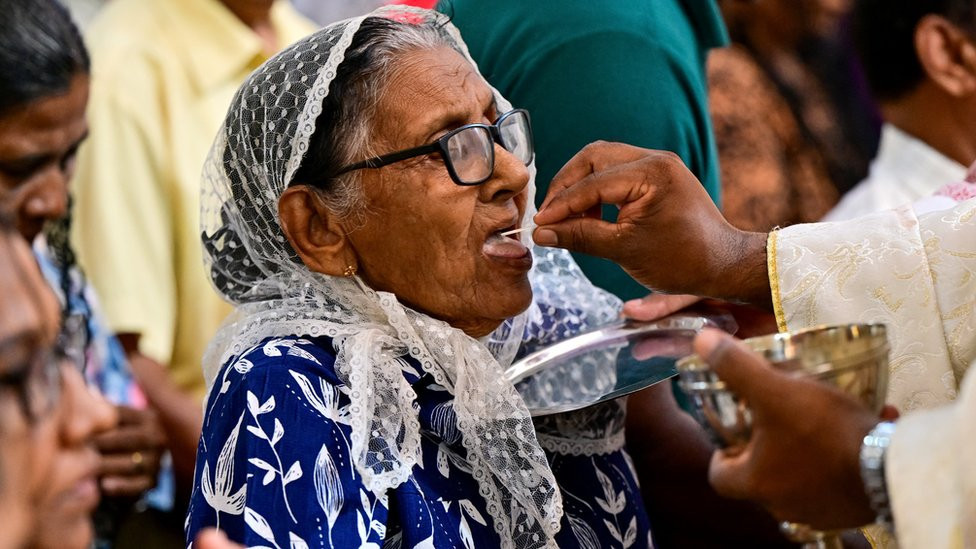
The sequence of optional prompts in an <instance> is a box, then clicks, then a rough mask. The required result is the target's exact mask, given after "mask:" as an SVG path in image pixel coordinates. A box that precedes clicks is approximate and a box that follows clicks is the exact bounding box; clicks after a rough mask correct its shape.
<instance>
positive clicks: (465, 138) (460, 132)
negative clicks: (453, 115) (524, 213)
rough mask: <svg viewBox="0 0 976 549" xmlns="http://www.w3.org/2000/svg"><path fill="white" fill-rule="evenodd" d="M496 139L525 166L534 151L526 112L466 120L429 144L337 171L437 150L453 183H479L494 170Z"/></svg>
mask: <svg viewBox="0 0 976 549" xmlns="http://www.w3.org/2000/svg"><path fill="white" fill-rule="evenodd" d="M495 143H498V144H499V145H501V146H502V147H504V148H505V150H506V151H508V152H510V153H512V154H513V155H515V157H516V158H518V159H519V160H520V161H521V162H522V163H524V164H525V165H526V166H528V165H529V163H530V162H532V157H533V155H534V154H535V147H534V145H533V144H532V125H531V123H530V121H529V112H528V111H526V110H525V109H515V110H511V111H509V112H507V113H505V114H503V115H501V116H499V117H498V119H497V120H495V123H494V124H467V125H465V126H461V127H460V128H457V129H456V130H452V131H450V132H448V133H447V135H445V136H444V137H441V138H440V139H438V140H437V141H435V142H433V143H431V144H429V145H422V146H420V147H414V148H412V149H405V150H402V151H397V152H392V153H389V154H384V155H382V156H374V157H373V158H368V159H366V160H363V161H362V162H357V163H355V164H351V165H349V166H345V167H344V168H341V169H340V170H339V171H338V172H337V173H336V175H337V176H338V175H342V174H344V173H346V172H351V171H353V170H362V169H373V168H382V167H383V166H387V165H390V164H393V163H395V162H400V161H403V160H407V159H408V158H414V157H417V156H422V155H425V154H431V153H436V152H439V153H441V155H442V156H443V157H444V165H445V166H447V173H449V174H450V175H451V179H452V180H453V181H454V182H455V183H457V184H458V185H480V184H482V183H484V182H485V181H488V180H489V179H491V175H492V173H494V171H495Z"/></svg>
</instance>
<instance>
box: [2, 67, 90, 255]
mask: <svg viewBox="0 0 976 549" xmlns="http://www.w3.org/2000/svg"><path fill="white" fill-rule="evenodd" d="M87 102H88V76H87V75H84V74H79V75H77V76H75V77H74V79H73V80H72V82H71V86H70V88H69V89H68V91H67V92H66V93H63V94H60V95H54V96H49V97H43V98H41V99H38V100H36V101H33V102H31V103H27V104H26V105H23V106H22V107H18V108H15V109H13V110H12V111H10V112H8V113H6V114H3V115H0V205H2V206H3V207H4V208H6V209H8V210H9V211H12V212H13V213H14V215H15V216H16V222H17V230H18V231H20V233H21V234H22V235H23V236H24V238H26V239H27V240H28V241H33V239H34V237H35V236H37V234H38V233H39V232H40V231H41V228H42V227H43V225H44V223H45V222H46V221H49V220H52V219H57V218H59V217H61V216H63V215H64V214H65V212H66V210H67V204H68V180H69V179H70V178H71V174H72V171H73V170H74V161H75V156H76V153H77V151H78V146H79V145H80V144H81V142H82V140H83V139H84V138H85V135H86V134H87V133H88V124H87V122H86V120H85V104H86V103H87Z"/></svg>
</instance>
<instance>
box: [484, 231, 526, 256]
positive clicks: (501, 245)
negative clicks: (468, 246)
mask: <svg viewBox="0 0 976 549" xmlns="http://www.w3.org/2000/svg"><path fill="white" fill-rule="evenodd" d="M481 250H482V251H483V252H484V254H485V255H487V256H493V257H509V258H513V259H518V258H520V257H525V254H527V253H529V249H528V248H526V247H525V244H522V242H521V241H519V240H516V239H514V238H507V237H504V236H501V235H498V234H493V235H491V236H489V237H488V240H486V241H485V245H484V246H482V247H481Z"/></svg>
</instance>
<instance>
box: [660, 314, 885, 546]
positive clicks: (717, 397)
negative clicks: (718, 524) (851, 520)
mask: <svg viewBox="0 0 976 549" xmlns="http://www.w3.org/2000/svg"><path fill="white" fill-rule="evenodd" d="M745 343H746V345H748V346H749V347H751V348H752V349H753V350H754V351H756V352H757V353H759V354H760V355H762V356H763V357H764V358H766V360H768V361H770V362H771V363H772V364H773V366H774V367H775V368H778V369H780V370H782V371H786V372H791V373H793V374H795V375H797V376H802V377H809V378H813V379H817V380H819V381H821V382H823V383H827V384H829V385H831V386H833V387H835V388H837V389H839V390H840V391H842V392H844V393H846V394H848V395H850V396H852V397H854V398H855V399H857V400H858V401H859V402H861V403H862V404H864V405H865V406H867V407H868V408H870V409H871V410H873V411H874V412H875V413H880V412H881V408H882V407H883V406H884V402H885V394H886V392H887V390H888V351H889V345H888V336H887V330H886V329H885V327H884V325H881V324H848V325H841V326H827V327H819V328H811V329H809V330H802V331H798V332H790V333H780V334H774V335H769V336H761V337H755V338H751V339H747V340H745ZM677 369H678V385H679V386H680V387H681V389H682V390H683V391H684V392H685V393H686V394H687V395H688V397H689V399H690V401H691V404H692V408H693V410H694V415H695V416H696V419H697V420H698V422H699V423H700V424H701V425H702V426H703V427H704V428H705V430H706V431H708V432H709V434H710V435H711V436H712V439H713V440H714V441H715V443H716V444H718V445H719V446H721V447H723V448H726V447H730V446H737V445H741V444H745V443H746V442H748V440H749V437H750V435H751V431H752V413H751V411H750V410H749V406H748V403H747V402H745V401H743V400H741V399H739V398H738V397H737V396H736V395H735V394H734V393H732V392H730V391H729V390H728V389H727V388H726V386H725V383H723V382H722V380H721V379H719V378H718V376H716V375H715V373H714V372H712V371H711V369H710V368H709V366H708V364H706V363H705V362H704V361H703V360H701V358H699V357H698V356H696V355H691V356H689V357H686V358H683V359H681V360H680V361H678V363H677ZM797 497H802V494H797ZM780 529H781V530H782V532H783V533H784V534H786V535H787V536H788V537H789V538H790V539H792V540H793V541H796V542H799V543H803V544H804V547H806V548H810V549H812V548H824V549H833V548H838V549H840V548H841V547H842V544H841V541H840V534H841V532H839V531H834V532H821V531H817V530H813V529H811V528H810V527H808V526H805V525H802V524H795V523H789V522H784V523H782V524H781V525H780Z"/></svg>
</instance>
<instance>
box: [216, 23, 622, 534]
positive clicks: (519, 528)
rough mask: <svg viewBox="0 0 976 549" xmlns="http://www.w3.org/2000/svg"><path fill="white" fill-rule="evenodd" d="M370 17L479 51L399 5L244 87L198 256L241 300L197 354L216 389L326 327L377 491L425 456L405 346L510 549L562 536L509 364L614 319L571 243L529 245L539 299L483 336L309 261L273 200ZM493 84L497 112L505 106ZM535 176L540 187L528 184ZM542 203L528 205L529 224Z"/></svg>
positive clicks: (358, 447) (295, 49) (221, 151)
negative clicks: (440, 392)
mask: <svg viewBox="0 0 976 549" xmlns="http://www.w3.org/2000/svg"><path fill="white" fill-rule="evenodd" d="M366 17H385V18H388V19H392V20H396V21H400V22H402V23H404V24H415V25H433V26H435V27H436V28H438V29H440V32H441V33H442V34H443V36H444V39H445V42H446V43H447V44H449V45H450V46H451V47H453V48H454V49H456V50H457V51H458V52H460V53H462V54H463V55H464V56H465V57H466V58H467V59H468V60H469V61H470V60H471V58H470V55H469V54H468V52H467V48H466V47H465V45H464V43H463V41H462V40H461V38H460V36H459V34H458V32H457V29H456V28H455V27H454V26H453V25H451V24H450V22H449V21H448V20H447V18H446V17H445V16H444V15H441V14H438V13H436V12H432V11H428V10H421V9H416V8H409V7H404V6H393V7H386V8H380V9H379V10H377V11H375V12H373V13H372V14H370V15H368V16H364V17H359V18H354V19H349V20H346V21H342V22H339V23H335V24H333V25H330V26H328V27H325V28H323V29H321V30H319V31H318V32H316V33H314V34H312V35H310V36H308V37H307V38H305V39H303V40H301V41H299V42H297V43H295V44H294V45H292V46H290V47H289V48H287V49H285V50H283V51H282V52H280V53H279V54H278V55H276V56H275V57H273V58H272V59H270V60H268V61H267V62H266V63H265V64H264V65H262V66H261V67H260V68H259V69H257V70H256V71H255V72H254V73H253V74H252V75H251V76H250V77H249V78H248V79H247V81H246V82H245V83H244V84H243V85H242V87H241V88H240V90H239V91H238V93H237V94H236V96H235V98H234V100H233V102H232V104H231V107H230V109H229V111H228V113H227V117H226V120H225V122H224V124H223V125H222V126H221V129H220V131H219V133H218V135H217V137H216V139H215V142H214V144H213V147H212V149H211V152H210V155H209V157H208V160H207V163H206V166H205V168H204V174H203V188H202V197H201V201H202V205H201V208H202V210H201V224H202V226H201V230H202V239H203V243H204V261H205V263H206V268H207V270H208V272H209V274H210V277H211V280H212V282H213V284H214V286H215V288H216V289H217V291H218V292H219V293H220V294H221V295H222V296H223V297H224V298H225V299H227V300H228V301H230V302H231V303H233V304H234V305H235V306H236V307H235V311H234V312H233V313H232V314H231V316H230V317H229V318H228V319H227V320H226V321H225V323H224V324H223V326H222V327H221V329H220V330H219V332H218V334H217V336H216V337H215V339H214V341H213V342H212V343H211V345H210V347H209V349H208V351H207V353H206V355H205V357H204V375H205V378H206V380H207V386H208V390H211V391H212V390H219V388H217V389H215V388H214V383H215V379H216V376H217V373H218V370H219V368H220V367H221V365H222V364H224V363H226V362H227V361H228V360H229V359H231V358H233V357H235V356H238V355H240V354H241V353H243V352H244V351H246V350H247V349H249V348H251V347H253V346H254V345H256V344H258V343H260V342H261V341H262V340H264V339H266V338H268V337H272V336H281V335H298V336H311V337H316V336H328V337H331V338H333V342H334V345H335V347H336V350H337V357H336V363H335V364H336V366H335V367H336V372H337V374H338V375H339V377H340V378H341V379H342V380H343V382H344V383H345V384H346V386H347V388H348V390H349V393H348V394H349V397H350V399H351V405H350V414H349V418H348V420H347V421H348V422H349V425H350V427H351V430H352V436H351V442H352V454H353V455H352V456H351V458H352V461H353V463H355V466H356V470H357V472H358V473H359V474H360V475H361V476H362V478H363V481H364V484H365V485H366V486H367V487H368V488H369V489H371V490H373V491H374V492H376V493H382V492H385V491H387V490H389V489H391V488H394V487H396V486H398V485H399V484H401V483H403V482H404V481H405V480H406V479H407V478H408V476H409V475H410V471H411V469H412V468H413V467H414V465H415V464H417V462H418V458H419V456H420V426H419V420H418V417H417V415H416V411H415V409H414V400H415V398H416V395H415V393H414V392H413V389H412V388H411V386H410V384H409V383H408V382H407V380H406V379H405V378H404V376H403V375H402V368H404V367H408V365H407V364H406V363H405V362H404V357H408V356H409V357H411V358H413V359H414V360H415V361H416V362H417V363H419V365H420V367H421V368H422V369H423V371H424V372H426V373H428V374H430V375H431V376H432V377H433V378H434V379H435V380H436V382H437V383H439V384H440V385H443V386H444V387H445V388H447V389H448V390H449V391H451V393H452V394H453V395H454V410H455V413H456V416H457V422H458V429H459V430H460V432H461V433H462V442H463V444H464V446H465V449H466V450H467V458H468V461H469V462H470V464H471V466H472V472H473V474H474V477H475V479H476V480H477V482H478V485H479V491H480V493H481V496H482V497H483V498H484V499H485V501H486V504H487V509H488V511H489V513H490V515H491V516H492V519H493V523H494V528H495V530H496V532H497V533H498V534H499V536H500V538H501V539H502V544H503V546H505V547H513V546H517V547H545V546H553V545H554V542H553V536H554V534H555V533H556V532H558V530H559V525H560V521H561V518H562V500H561V495H560V492H559V489H558V487H557V486H556V483H555V480H554V478H553V475H552V471H551V470H550V469H549V465H548V462H547V460H546V456H545V453H544V452H543V450H542V448H541V447H540V444H539V441H538V440H537V437H536V433H535V428H534V426H533V423H532V420H531V418H530V417H529V413H528V411H527V410H526V408H525V405H524V403H523V401H522V399H521V397H520V396H519V394H518V393H517V392H516V391H515V388H514V387H513V386H512V384H511V383H509V382H508V381H506V379H505V376H504V370H505V368H506V367H507V366H509V365H510V364H511V362H512V360H513V358H514V357H515V354H516V352H517V351H518V349H519V346H520V345H521V344H522V341H523V338H524V337H526V335H525V334H527V333H531V332H532V330H531V329H532V328H533V327H535V328H536V331H538V330H539V329H540V328H539V327H540V326H542V325H543V324H544V319H548V322H546V323H545V326H546V328H545V329H546V330H549V331H552V332H558V333H560V334H561V335H563V336H570V335H574V334H576V333H578V332H580V331H581V330H584V329H587V328H590V327H594V326H597V325H600V324H604V323H606V322H609V321H611V320H613V319H614V318H616V316H617V312H618V310H619V305H620V303H619V301H618V300H617V299H616V298H615V297H613V296H611V295H610V294H608V293H606V292H603V291H602V290H598V289H597V288H595V287H594V286H592V284H590V282H589V281H588V280H587V279H586V278H585V277H584V276H583V274H582V273H581V271H580V270H579V267H577V266H576V264H575V262H574V261H573V259H572V257H571V256H570V255H569V254H568V253H567V252H565V251H562V250H552V249H541V248H535V247H532V246H531V244H530V247H531V249H532V253H533V256H534V261H535V263H534V266H533V268H532V271H531V272H530V274H529V276H530V281H531V283H532V287H533V291H534V298H533V302H532V304H531V306H530V307H529V308H528V309H527V310H526V311H524V312H523V313H521V314H519V315H518V316H515V317H513V318H510V319H508V320H507V321H505V322H504V323H503V324H502V325H501V326H500V327H499V328H498V329H496V330H495V331H494V332H493V333H492V334H491V335H489V336H488V337H486V338H483V339H482V340H480V341H479V340H475V339H472V338H471V337H469V336H467V335H466V334H464V333H463V332H461V331H460V330H458V329H455V328H453V327H451V326H449V325H448V324H446V323H444V322H442V321H440V320H437V319H434V318H432V317H430V316H428V315H426V314H424V313H422V312H420V311H416V310H412V309H411V308H409V307H407V306H404V305H403V304H401V303H400V302H399V301H398V300H397V297H396V296H395V295H393V294H391V293H387V292H378V291H374V290H373V289H371V288H369V287H368V286H367V285H366V284H364V283H363V282H362V281H361V280H360V279H358V278H357V277H348V278H342V277H331V276H327V275H323V274H319V273H315V272H312V271H310V270H309V269H308V268H307V267H305V266H304V265H303V264H302V263H301V261H300V260H299V259H298V258H297V256H296V254H295V253H294V251H293V250H292V249H291V247H290V245H289V244H288V241H287V239H286V238H285V235H284V233H283V231H282V229H281V227H280V225H279V221H278V214H277V204H278V199H279V198H280V196H281V194H282V193H283V192H284V190H285V189H286V188H287V186H288V184H289V183H290V182H291V180H292V177H293V176H294V174H295V172H296V171H297V170H298V168H299V166H300V165H301V164H302V161H303V159H304V158H305V155H306V154H307V153H308V150H309V142H310V139H311V137H312V134H313V133H314V132H315V128H316V121H317V119H318V117H319V115H320V114H321V112H322V108H323V107H322V104H323V100H324V98H325V97H326V96H327V95H328V93H329V86H330V83H331V82H332V80H333V79H334V78H335V77H336V70H337V67H338V66H339V65H340V64H341V63H342V61H343V59H344V56H345V52H346V50H347V49H348V48H349V47H350V44H351V43H352V41H353V38H354V36H355V34H356V32H357V31H358V29H359V27H360V24H361V23H362V21H363V20H364V19H365V18H366ZM471 62H472V65H474V62H473V61H471ZM495 94H496V96H497V98H498V102H499V105H500V108H501V109H502V110H506V109H509V108H510V104H509V103H508V102H507V101H505V100H504V98H502V97H501V96H500V94H498V92H497V91H495ZM534 173H535V169H534V167H533V166H530V174H531V175H532V176H533V177H534ZM529 185H530V188H529V193H530V196H533V195H534V191H535V184H534V181H530V183H529ZM534 214H535V208H534V206H533V204H532V200H529V204H528V207H527V208H526V212H525V218H524V219H523V224H522V226H527V225H528V224H530V223H531V219H532V216H533V215H534ZM556 311H561V314H559V315H558V316H559V319H558V320H557V321H556V322H555V325H553V321H552V317H553V316H555V314H556ZM567 312H568V313H567Z"/></svg>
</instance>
